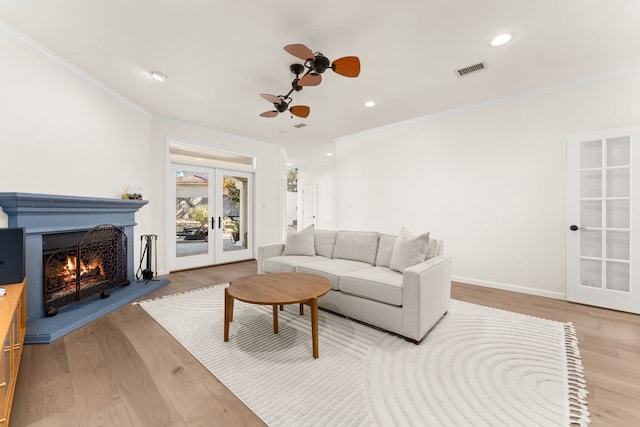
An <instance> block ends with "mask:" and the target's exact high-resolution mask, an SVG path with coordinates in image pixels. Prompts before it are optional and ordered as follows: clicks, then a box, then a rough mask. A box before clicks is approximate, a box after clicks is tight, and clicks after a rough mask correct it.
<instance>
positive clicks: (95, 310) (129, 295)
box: [0, 193, 169, 344]
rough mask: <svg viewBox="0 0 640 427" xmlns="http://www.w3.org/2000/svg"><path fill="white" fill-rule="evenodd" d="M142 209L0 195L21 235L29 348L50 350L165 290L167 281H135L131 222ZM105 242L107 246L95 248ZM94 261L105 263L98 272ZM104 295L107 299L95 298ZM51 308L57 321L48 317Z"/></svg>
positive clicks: (100, 201) (102, 201)
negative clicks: (105, 317) (45, 345)
mask: <svg viewBox="0 0 640 427" xmlns="http://www.w3.org/2000/svg"><path fill="white" fill-rule="evenodd" d="M147 203H149V202H148V201H146V200H132V199H108V198H97V197H79V196H62V195H51V194H34V193H0V207H1V208H2V210H3V211H4V212H5V213H6V214H7V216H8V219H9V221H8V226H9V227H23V228H24V229H25V236H26V242H25V265H26V282H27V292H26V294H27V295H26V300H27V333H26V337H25V343H26V344H41V343H50V342H52V341H54V340H56V339H58V338H60V337H62V336H64V335H65V334H67V333H69V332H71V331H73V330H75V329H77V328H79V327H82V326H84V325H86V324H87V323H89V322H91V321H93V320H95V319H97V318H99V317H100V316H102V315H105V314H107V313H110V312H111V311H113V310H115V309H117V308H119V307H122V306H123V305H126V304H128V303H130V302H132V301H134V300H136V299H138V298H140V297H142V296H143V295H145V294H147V293H149V292H151V291H153V290H154V289H157V288H158V287H160V286H163V285H166V284H167V283H169V281H168V280H166V279H158V280H157V281H156V280H153V281H144V282H136V277H135V272H134V268H133V267H134V259H133V257H134V254H135V252H134V227H135V226H136V221H135V216H136V212H138V210H139V209H141V208H142V207H143V206H144V205H146V204H147ZM104 224H108V226H104ZM106 235H109V237H108V238H107V239H105V240H106V241H107V242H108V243H105V242H102V243H96V242H95V241H96V240H100V241H101V240H103V239H102V238H103V237H105V236H106ZM103 252H105V253H103ZM96 254H99V257H100V258H102V260H101V266H98V265H96V264H95V259H94V258H96ZM78 261H79V263H78ZM105 261H106V264H107V265H105ZM111 261H114V262H113V263H112V262H111ZM65 268H66V271H65ZM67 273H68V274H67ZM74 276H75V277H74ZM127 283H130V284H129V285H128V286H123V285H125V284H127ZM101 294H102V296H107V294H110V296H109V297H108V298H100V296H101ZM45 307H46V309H45ZM49 308H51V309H57V311H58V314H56V315H55V316H48V315H47V314H52V313H51V312H50V313H47V311H49ZM53 311H55V310H53Z"/></svg>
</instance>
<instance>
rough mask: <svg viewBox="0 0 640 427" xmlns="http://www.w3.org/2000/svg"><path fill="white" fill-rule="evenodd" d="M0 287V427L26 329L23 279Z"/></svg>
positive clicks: (4, 426) (6, 417) (10, 397)
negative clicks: (1, 288) (0, 348)
mask: <svg viewBox="0 0 640 427" xmlns="http://www.w3.org/2000/svg"><path fill="white" fill-rule="evenodd" d="M1 287H3V288H5V289H6V290H7V294H6V295H5V296H0V344H2V351H1V352H0V427H8V426H9V416H10V415H11V403H12V402H13V392H14V391H15V388H16V380H17V379H18V368H20V356H22V346H23V344H24V334H25V331H26V329H27V311H26V292H25V287H26V286H25V281H24V280H23V281H22V283H16V284H13V285H2V286H1Z"/></svg>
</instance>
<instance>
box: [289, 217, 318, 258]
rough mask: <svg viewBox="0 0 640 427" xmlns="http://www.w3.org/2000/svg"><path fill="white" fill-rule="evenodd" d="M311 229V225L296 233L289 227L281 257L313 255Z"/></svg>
mask: <svg viewBox="0 0 640 427" xmlns="http://www.w3.org/2000/svg"><path fill="white" fill-rule="evenodd" d="M313 228H314V227H313V224H311V225H310V226H308V227H307V228H305V229H304V230H300V231H297V230H296V229H295V228H293V227H289V228H288V230H287V238H286V239H285V242H284V251H283V252H282V255H307V256H313V255H315V254H316V249H315V245H314V236H313V235H314V230H313Z"/></svg>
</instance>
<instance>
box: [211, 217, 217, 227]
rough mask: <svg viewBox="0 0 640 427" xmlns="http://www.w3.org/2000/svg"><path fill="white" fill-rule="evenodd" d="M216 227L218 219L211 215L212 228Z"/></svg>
mask: <svg viewBox="0 0 640 427" xmlns="http://www.w3.org/2000/svg"><path fill="white" fill-rule="evenodd" d="M215 228H216V219H215V218H214V217H211V229H212V230H215Z"/></svg>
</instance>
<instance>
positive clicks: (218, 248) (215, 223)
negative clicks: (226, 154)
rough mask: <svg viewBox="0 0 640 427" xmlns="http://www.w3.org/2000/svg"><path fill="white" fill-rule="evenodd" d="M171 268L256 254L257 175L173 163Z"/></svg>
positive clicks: (244, 257) (210, 263) (240, 258)
mask: <svg viewBox="0 0 640 427" xmlns="http://www.w3.org/2000/svg"><path fill="white" fill-rule="evenodd" d="M172 174H173V176H174V177H175V181H174V182H175V183H174V185H173V186H172V187H173V188H172V190H173V197H172V200H174V203H175V204H174V209H175V224H174V227H173V233H174V235H175V239H174V244H173V247H172V250H171V257H170V261H171V270H172V271H175V270H181V269H186V268H195V267H202V266H207V265H213V264H220V263H224V262H232V261H239V260H244V259H251V258H253V251H252V220H251V218H252V206H251V200H252V196H251V191H252V184H253V183H252V177H253V176H252V174H249V173H246V172H239V171H228V170H222V169H214V168H206V167H199V166H190V165H180V164H172Z"/></svg>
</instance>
